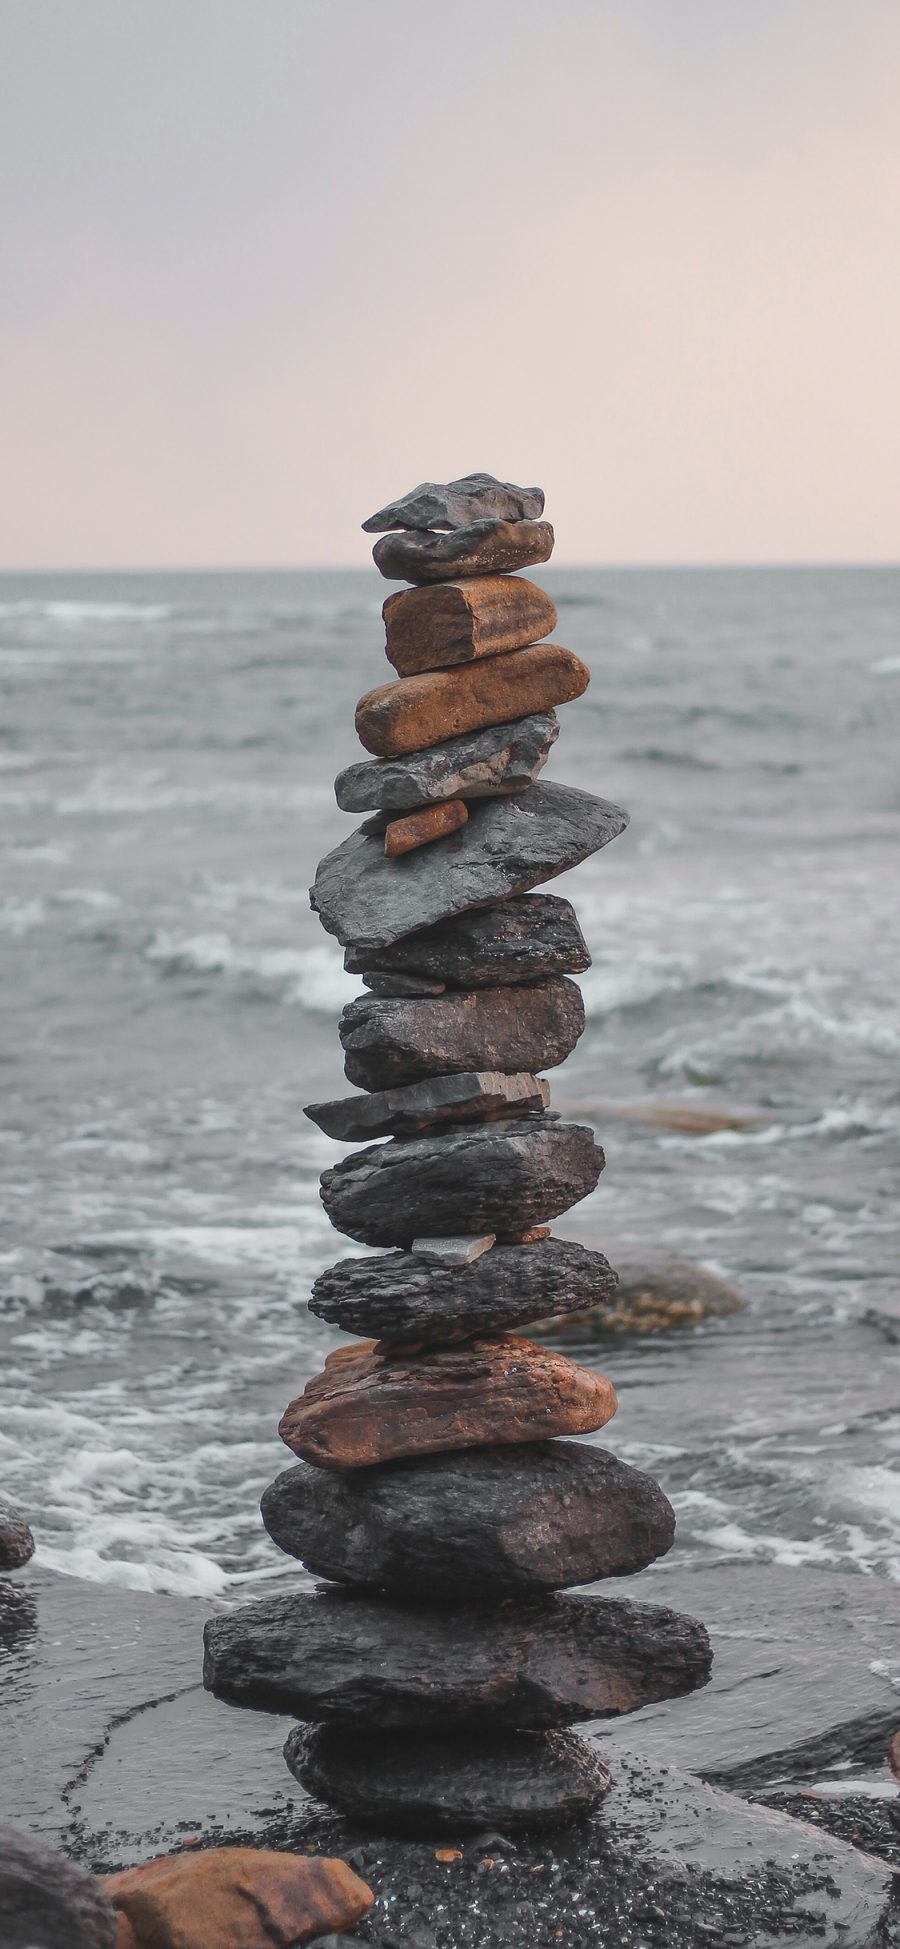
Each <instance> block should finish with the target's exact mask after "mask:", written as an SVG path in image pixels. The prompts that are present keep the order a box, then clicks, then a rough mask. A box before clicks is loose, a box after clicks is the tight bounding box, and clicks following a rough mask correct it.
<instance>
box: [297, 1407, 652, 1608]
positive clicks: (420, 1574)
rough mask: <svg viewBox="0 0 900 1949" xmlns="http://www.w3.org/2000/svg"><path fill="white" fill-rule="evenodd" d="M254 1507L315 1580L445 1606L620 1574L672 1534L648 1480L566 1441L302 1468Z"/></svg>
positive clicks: (637, 1566)
mask: <svg viewBox="0 0 900 1949" xmlns="http://www.w3.org/2000/svg"><path fill="white" fill-rule="evenodd" d="M260 1507H261V1509H262V1518H263V1522H264V1524H265V1526H266V1529H267V1530H268V1532H269V1535H270V1536H271V1538H272V1540H273V1542H274V1543H277V1545H278V1547H279V1549H281V1550H285V1551H286V1552H287V1554H288V1556H296V1557H299V1558H300V1559H301V1561H302V1562H303V1563H305V1564H306V1566H307V1569H309V1570H311V1571H312V1572H313V1573H314V1574H315V1575H316V1576H320V1577H329V1578H331V1580H332V1581H333V1582H334V1583H344V1584H346V1583H349V1584H360V1585H363V1586H366V1585H368V1586H374V1587H375V1588H379V1587H380V1586H382V1585H383V1586H384V1587H385V1588H387V1589H395V1590H397V1591H403V1592H408V1593H410V1594H411V1595H412V1596H414V1597H418V1598H427V1599H429V1600H430V1599H431V1598H443V1599H445V1600H447V1601H449V1602H450V1603H451V1604H453V1603H459V1602H460V1600H461V1599H463V1600H465V1601H468V1600H470V1599H479V1600H480V1599H481V1598H483V1597H494V1596H497V1597H503V1596H507V1595H512V1594H514V1593H515V1592H521V1591H524V1592H535V1591H539V1590H561V1589H564V1588H565V1587H566V1586H567V1585H568V1584H588V1583H593V1582H594V1581H595V1579H597V1578H600V1577H626V1576H629V1575H631V1574H632V1573H633V1572H634V1573H636V1572H637V1571H639V1570H642V1569H643V1568H644V1565H645V1564H647V1563H652V1562H653V1560H654V1559H655V1558H656V1557H659V1556H664V1555H665V1553H666V1551H667V1550H669V1549H671V1546H672V1539H673V1536H674V1534H675V1517H674V1514H673V1511H672V1508H671V1505H670V1504H669V1502H668V1501H667V1500H666V1497H665V1496H664V1495H663V1492H662V1490H661V1488H660V1487H659V1484H658V1483H657V1482H654V1481H653V1480H652V1478H651V1477H650V1476H649V1475H644V1474H642V1472H641V1471H640V1470H639V1469H634V1468H629V1467H628V1465H627V1464H626V1463H625V1462H620V1461H618V1460H617V1458H616V1457H615V1456H614V1455H610V1454H609V1453H608V1452H607V1450H606V1449H603V1448H596V1447H594V1446H593V1445H588V1444H587V1443H579V1442H570V1441H552V1442H535V1443H534V1444H533V1445H530V1446H522V1447H519V1448H473V1449H469V1450H468V1451H467V1452H466V1453H465V1454H450V1455H429V1456H426V1457H425V1458H424V1459H420V1460H416V1461H407V1462H390V1463H387V1464H385V1465H384V1466H383V1467H381V1468H374V1469H354V1470H353V1471H352V1472H351V1473H349V1474H344V1475H338V1474H336V1473H334V1472H333V1471H331V1470H327V1469H317V1468H311V1467H310V1465H309V1463H307V1462H301V1463H299V1464H298V1466H297V1467H296V1468H293V1469H288V1470H287V1471H286V1472H285V1473H284V1474H283V1475H279V1476H277V1477H276V1479H275V1481H274V1482H273V1483H271V1484H270V1486H269V1488H268V1489H266V1491H265V1493H264V1495H263V1498H262V1502H261V1505H260Z"/></svg>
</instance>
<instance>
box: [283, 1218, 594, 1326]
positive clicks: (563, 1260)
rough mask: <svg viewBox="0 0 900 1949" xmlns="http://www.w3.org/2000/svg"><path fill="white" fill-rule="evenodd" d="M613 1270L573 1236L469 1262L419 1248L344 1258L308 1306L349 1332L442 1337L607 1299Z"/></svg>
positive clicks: (498, 1250) (501, 1249)
mask: <svg viewBox="0 0 900 1949" xmlns="http://www.w3.org/2000/svg"><path fill="white" fill-rule="evenodd" d="M615 1290H616V1274H615V1273H614V1272H613V1270H612V1267H611V1266H610V1264H609V1261H608V1260H607V1259H605V1258H604V1256H603V1253H602V1252H591V1251H589V1250H588V1248H587V1246H584V1245H575V1244H574V1243H571V1242H570V1241H569V1240H568V1239H562V1238H548V1239H543V1240H541V1241H539V1242H538V1243H536V1244H534V1245H505V1246H500V1245H495V1246H494V1247H493V1248H492V1250H490V1251H488V1252H484V1253H482V1255H481V1257H480V1258H478V1259H476V1260H475V1261H474V1263H473V1264H472V1265H466V1266H445V1265H441V1264H440V1263H436V1262H435V1261H434V1259H432V1258H429V1257H428V1256H427V1255H425V1254H420V1253H418V1252H389V1253H386V1254H385V1255H384V1257H383V1258H377V1259H374V1258H365V1259H340V1260H339V1261H338V1263H337V1265H333V1266H329V1267H328V1270H327V1271H326V1272H322V1273H320V1274H319V1277H318V1279H317V1280H316V1283H315V1285H314V1287H313V1290H312V1298H311V1299H310V1302H309V1306H310V1311H311V1312H313V1313H315V1314H317V1316H318V1318H319V1319H320V1320H328V1321H329V1322H330V1324H332V1325H333V1326H340V1327H343V1329H344V1332H345V1333H359V1334H361V1335H363V1336H364V1337H365V1338H367V1339H368V1338H372V1339H376V1340H384V1341H387V1342H389V1343H390V1344H391V1345H392V1346H403V1345H404V1344H405V1343H407V1342H409V1343H412V1344H416V1343H422V1344H425V1345H438V1344H441V1343H446V1342H452V1341H455V1340H467V1339H469V1338H470V1337H471V1336H472V1335H473V1334H478V1333H484V1332H490V1331H492V1330H493V1331H497V1332H499V1331H502V1330H503V1329H504V1328H507V1327H514V1326H525V1325H527V1324H529V1323H530V1322H533V1321H537V1320H540V1319H543V1318H546V1317H548V1316H555V1315H561V1314H565V1313H574V1312H584V1311H586V1310H587V1309H588V1308H589V1307H595V1306H596V1307H598V1308H600V1307H602V1306H608V1305H609V1303H610V1301H611V1299H612V1296H613V1294H614V1292H615Z"/></svg>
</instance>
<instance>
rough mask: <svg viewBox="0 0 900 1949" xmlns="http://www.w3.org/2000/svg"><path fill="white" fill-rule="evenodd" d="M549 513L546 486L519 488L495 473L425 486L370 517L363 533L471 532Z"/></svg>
mask: <svg viewBox="0 0 900 1949" xmlns="http://www.w3.org/2000/svg"><path fill="white" fill-rule="evenodd" d="M543 512H544V490H543V488H542V487H515V486H514V485H513V482H512V481H508V480H497V478H496V476H495V475H494V474H463V475H462V477H461V479H460V480H451V481H446V482H439V481H433V480H427V481H422V482H421V483H420V485H419V486H418V487H413V488H411V489H410V492H409V493H408V494H401V496H400V499H399V500H397V501H388V502H387V503H386V505H385V506H384V507H383V508H379V509H378V512H377V514H370V515H369V518H368V520H367V521H364V522H363V524H362V528H363V534H366V535H378V534H382V533H383V532H384V531H385V530H386V529H389V528H417V529H429V528H466V527H468V526H469V525H470V524H471V522H473V521H536V520H537V519H538V516H539V515H542V514H543Z"/></svg>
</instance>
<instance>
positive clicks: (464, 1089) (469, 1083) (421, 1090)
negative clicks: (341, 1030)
mask: <svg viewBox="0 0 900 1949" xmlns="http://www.w3.org/2000/svg"><path fill="white" fill-rule="evenodd" d="M549 1101H550V1085H549V1083H545V1082H544V1081H543V1079H541V1080H539V1079H538V1078H537V1077H536V1076H529V1075H517V1076H503V1075H501V1074H500V1072H499V1071H498V1070H493V1069H491V1070H481V1071H470V1072H469V1073H468V1074H466V1073H463V1074H462V1075H455V1076H429V1077H427V1078H426V1080H425V1081H424V1082H422V1083H411V1084H410V1085H409V1087H408V1088H406V1089H398V1090H375V1091H373V1092H372V1094H371V1095H367V1096H343V1097H339V1098H338V1099H337V1100H336V1101H335V1102H333V1103H310V1104H308V1105H307V1107H306V1110H305V1111H304V1115H305V1116H307V1117H309V1118H310V1119H311V1120H312V1122H313V1123H317V1124H318V1126H319V1129H320V1130H324V1132H325V1135H326V1136H327V1137H335V1138H336V1139H337V1141H338V1143H342V1144H357V1143H363V1144H364V1143H368V1142H370V1141H371V1140H372V1138H373V1137H417V1136H419V1135H421V1133H422V1132H424V1131H427V1130H438V1129H440V1128H441V1126H442V1125H443V1124H448V1123H468V1122H472V1121H474V1120H484V1121H487V1122H494V1121H497V1120H499V1119H502V1118H505V1117H523V1116H528V1115H529V1114H532V1113H535V1112H536V1113H538V1114H540V1112H541V1111H543V1110H546V1108H547V1105H548V1103H549Z"/></svg>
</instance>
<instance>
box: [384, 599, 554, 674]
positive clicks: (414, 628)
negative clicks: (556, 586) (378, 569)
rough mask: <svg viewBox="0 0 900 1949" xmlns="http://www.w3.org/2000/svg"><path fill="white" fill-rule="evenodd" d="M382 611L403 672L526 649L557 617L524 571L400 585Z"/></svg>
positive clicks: (392, 655)
mask: <svg viewBox="0 0 900 1949" xmlns="http://www.w3.org/2000/svg"><path fill="white" fill-rule="evenodd" d="M381 613H382V616H383V617H384V626H385V630H386V633H387V659H388V662H389V663H392V664H393V666H394V669H395V670H396V671H397V674H398V676H401V677H414V676H417V675H418V674H419V672H420V671H422V670H446V669H448V668H450V667H452V666H453V665H454V664H457V663H471V662H473V661H474V659H475V658H476V657H480V656H502V655H503V654H504V652H505V651H507V650H520V649H524V648H526V646H527V645H528V644H529V643H537V642H539V641H540V638H541V637H542V636H549V635H550V633H551V631H552V630H554V629H555V628H556V623H557V615H556V605H555V603H553V602H552V601H551V599H550V597H549V596H548V595H546V594H545V592H544V590H543V589H539V588H538V587H537V585H536V584H535V583H534V582H528V581H526V579H525V577H524V576H523V575H475V576H472V577H470V578H469V579H468V580H466V581H463V582H435V583H433V584H432V586H431V587H430V588H426V589H398V591H397V594H396V595H393V596H388V598H387V601H386V603H385V604H384V608H383V609H382V612H381Z"/></svg>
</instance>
